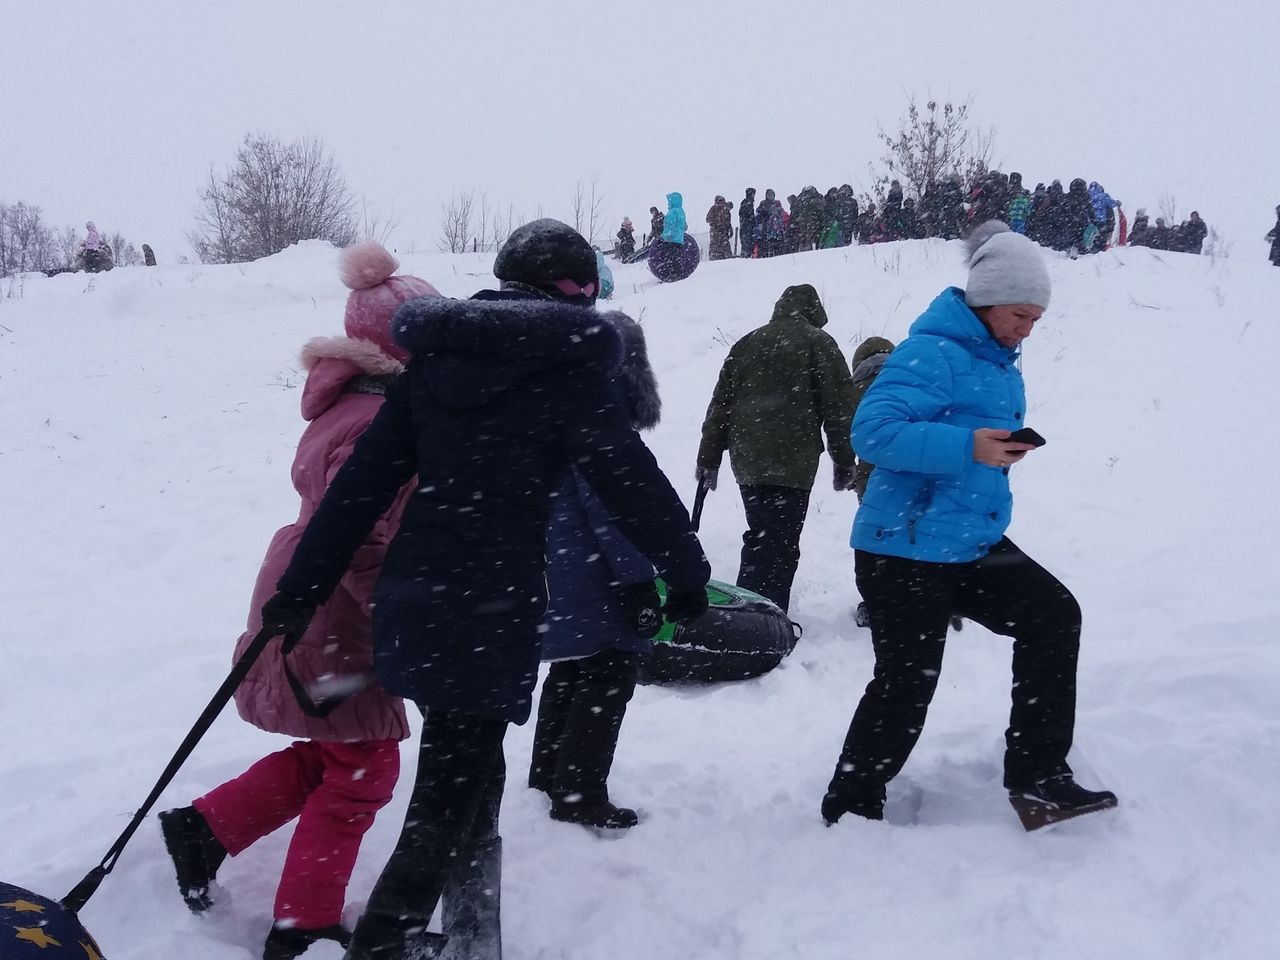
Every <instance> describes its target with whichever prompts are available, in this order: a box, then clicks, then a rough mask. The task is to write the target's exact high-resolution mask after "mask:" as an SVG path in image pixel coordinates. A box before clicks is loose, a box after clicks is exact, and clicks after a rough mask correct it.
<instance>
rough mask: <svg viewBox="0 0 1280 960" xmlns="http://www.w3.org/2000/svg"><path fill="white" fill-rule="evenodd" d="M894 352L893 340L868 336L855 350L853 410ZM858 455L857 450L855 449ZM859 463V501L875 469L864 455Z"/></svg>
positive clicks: (856, 472)
mask: <svg viewBox="0 0 1280 960" xmlns="http://www.w3.org/2000/svg"><path fill="white" fill-rule="evenodd" d="M891 353H893V341H891V340H886V339H885V338H884V337H867V339H865V340H863V341H862V342H861V343H860V344H858V349H856V350H854V351H853V360H851V361H850V363H849V366H850V367H851V368H852V369H853V412H854V413H857V411H858V404H859V403H860V402H861V401H862V396H863V394H865V393H866V392H867V387H869V386H871V381H873V380H875V378H876V374H877V373H879V372H880V368H881V367H883V366H884V362H885V360H886V359H887V358H888V356H889V354H891ZM854 455H855V456H857V451H854ZM857 460H858V464H857V466H856V467H855V468H854V471H853V492H854V493H856V494H857V495H858V502H859V503H861V502H862V498H863V496H864V495H865V494H866V492H867V480H868V479H870V477H871V471H872V470H874V469H875V464H874V463H868V462H867V461H866V460H864V459H862V457H858V458H857Z"/></svg>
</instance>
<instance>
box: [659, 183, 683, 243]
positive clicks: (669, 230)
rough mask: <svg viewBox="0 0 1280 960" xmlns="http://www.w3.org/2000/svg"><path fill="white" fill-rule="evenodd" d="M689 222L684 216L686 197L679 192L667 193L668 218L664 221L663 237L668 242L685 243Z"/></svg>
mask: <svg viewBox="0 0 1280 960" xmlns="http://www.w3.org/2000/svg"><path fill="white" fill-rule="evenodd" d="M686 229H688V224H687V223H686V221H685V218H684V198H683V197H681V196H680V194H678V193H668V194H667V219H666V220H664V221H663V222H662V239H663V240H665V241H667V243H684V232H685V230H686Z"/></svg>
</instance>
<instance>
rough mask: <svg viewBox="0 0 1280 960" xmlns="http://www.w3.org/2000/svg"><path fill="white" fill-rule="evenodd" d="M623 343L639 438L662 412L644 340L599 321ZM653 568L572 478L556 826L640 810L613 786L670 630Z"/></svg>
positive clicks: (617, 384) (542, 705) (551, 583)
mask: <svg viewBox="0 0 1280 960" xmlns="http://www.w3.org/2000/svg"><path fill="white" fill-rule="evenodd" d="M600 316H601V319H603V320H605V321H606V322H608V323H609V325H610V326H612V327H613V328H614V329H615V330H616V331H617V332H618V334H619V335H620V336H621V339H622V349H623V358H622V361H621V363H620V364H619V365H618V367H617V368H616V369H615V370H614V371H613V376H612V382H613V385H614V388H615V390H616V391H617V393H618V396H619V401H620V402H621V404H622V406H623V408H624V409H625V410H626V411H627V413H628V415H629V416H630V418H631V423H632V425H633V426H634V427H635V428H636V429H637V430H651V429H653V428H654V427H655V426H657V424H658V420H659V417H660V415H661V411H662V402H661V400H660V398H659V397H658V384H657V381H656V379H655V378H654V375H653V368H652V367H651V366H650V365H649V357H648V352H647V350H646V348H645V340H644V332H643V331H642V330H641V329H640V324H638V323H636V322H635V321H634V320H632V319H631V318H630V317H628V316H627V315H626V314H625V313H618V312H610V313H602V314H601V315H600ZM655 575H656V574H655V572H654V569H653V564H652V563H650V562H649V559H648V558H647V557H646V556H645V555H644V554H643V553H641V552H640V551H639V550H638V549H637V548H636V546H635V545H634V544H633V543H632V542H631V541H630V540H628V539H627V538H626V537H625V536H624V535H623V534H622V532H621V531H620V530H619V529H618V527H617V524H616V523H615V522H614V519H613V517H612V515H611V514H610V511H609V510H608V508H607V507H605V505H604V504H603V503H602V502H601V501H600V498H599V497H598V496H596V494H595V492H594V491H593V490H592V489H591V485H590V484H589V483H588V482H587V480H586V478H585V477H583V475H582V474H581V472H579V471H578V470H577V469H576V468H575V467H570V468H569V471H568V473H567V474H566V476H565V479H564V483H563V484H562V486H561V489H560V494H559V496H558V497H557V498H556V504H555V507H554V509H553V511H552V514H551V522H550V524H549V525H548V528H547V594H548V597H549V598H550V602H549V603H548V605H547V615H546V617H545V618H543V621H542V659H543V660H549V661H551V669H550V670H549V671H548V673H547V678H546V680H545V681H544V682H543V684H542V694H541V696H540V698H539V701H538V723H537V727H536V729H535V730H534V735H533V759H532V761H531V763H530V765H529V786H530V787H532V788H534V789H535V790H541V791H543V792H544V793H546V794H547V795H548V796H549V797H550V798H551V819H553V820H561V821H564V822H567V823H579V824H583V825H584V826H589V827H600V828H604V829H614V830H625V829H627V828H628V827H633V826H635V825H636V823H637V822H639V818H638V817H637V815H636V812H635V811H634V810H631V809H628V808H627V807H619V806H616V805H615V804H613V803H611V802H610V800H609V790H608V783H607V781H608V778H609V771H610V769H611V768H612V766H613V757H614V751H615V750H616V748H617V745H618V734H619V732H620V730H621V728H622V719H623V716H624V715H625V713H626V710H627V704H628V703H629V702H630V700H631V697H632V695H633V694H634V693H635V689H636V680H637V677H638V675H639V668H640V658H641V657H643V656H645V655H647V654H649V653H651V652H652V650H653V644H652V641H651V638H652V637H653V636H654V635H655V634H656V633H657V632H658V630H659V628H660V627H661V626H662V613H661V610H660V603H661V601H660V599H659V597H658V591H657V588H656V587H655V585H654V577H655Z"/></svg>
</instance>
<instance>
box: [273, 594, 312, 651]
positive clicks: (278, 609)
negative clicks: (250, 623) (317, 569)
mask: <svg viewBox="0 0 1280 960" xmlns="http://www.w3.org/2000/svg"><path fill="white" fill-rule="evenodd" d="M315 615H316V607H315V604H314V603H312V602H311V601H310V600H303V599H301V598H299V597H289V596H285V594H283V593H277V594H273V595H272V596H270V597H268V598H267V602H266V603H264V604H263V605H262V628H263V629H264V630H270V631H271V635H272V636H273V637H283V638H284V641H283V643H281V644H280V650H281V652H282V653H288V652H290V651H291V650H292V649H293V648H294V647H296V646H297V645H298V641H299V640H301V639H302V635H303V634H304V633H306V632H307V627H308V626H310V624H311V618H312V617H314V616H315Z"/></svg>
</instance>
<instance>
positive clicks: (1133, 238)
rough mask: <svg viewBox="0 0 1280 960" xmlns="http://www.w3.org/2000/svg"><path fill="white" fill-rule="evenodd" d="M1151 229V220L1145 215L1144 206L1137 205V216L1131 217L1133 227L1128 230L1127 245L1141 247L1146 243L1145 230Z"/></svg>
mask: <svg viewBox="0 0 1280 960" xmlns="http://www.w3.org/2000/svg"><path fill="white" fill-rule="evenodd" d="M1150 229H1151V221H1150V220H1149V219H1148V217H1147V211H1146V208H1145V207H1139V208H1138V213H1137V216H1135V217H1134V218H1133V227H1132V228H1131V229H1130V230H1129V246H1131V247H1143V246H1146V244H1147V232H1148V231H1149V230H1150Z"/></svg>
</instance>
